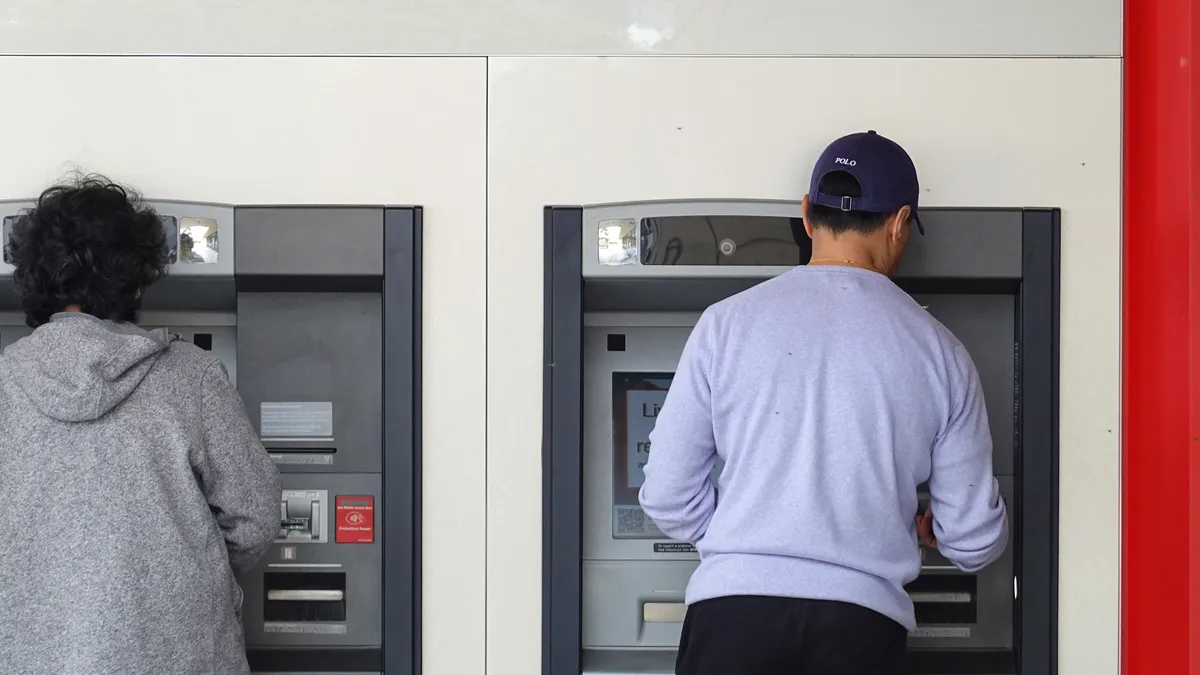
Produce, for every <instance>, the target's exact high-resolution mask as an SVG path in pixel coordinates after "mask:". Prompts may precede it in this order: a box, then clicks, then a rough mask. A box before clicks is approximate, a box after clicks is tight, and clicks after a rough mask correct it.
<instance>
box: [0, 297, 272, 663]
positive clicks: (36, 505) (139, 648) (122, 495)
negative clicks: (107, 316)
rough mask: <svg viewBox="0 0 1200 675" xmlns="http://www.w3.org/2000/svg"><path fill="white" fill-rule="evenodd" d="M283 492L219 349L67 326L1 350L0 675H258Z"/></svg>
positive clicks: (117, 327)
mask: <svg viewBox="0 0 1200 675" xmlns="http://www.w3.org/2000/svg"><path fill="white" fill-rule="evenodd" d="M279 495H280V484H279V474H278V472H277V471H276V469H275V466H274V465H273V464H272V462H271V460H270V457H269V456H268V455H267V453H266V451H265V450H264V449H263V447H262V444H261V443H260V442H259V439H258V436H257V434H256V433H255V431H254V428H253V427H252V426H251V424H250V422H249V420H247V418H246V411H245V408H244V407H243V405H242V401H241V399H240V398H239V397H238V394H237V391H236V390H235V389H234V388H233V386H232V385H231V384H230V382H229V376H228V374H227V373H226V372H225V368H224V366H222V365H221V363H220V362H219V361H217V359H216V358H215V357H214V356H213V355H212V354H210V353H209V352H205V351H203V350H200V349H198V348H197V347H195V346H193V345H190V344H188V343H186V342H183V341H181V340H179V339H178V338H176V337H173V336H170V335H168V334H167V333H166V331H154V332H150V331H145V330H142V329H140V328H138V327H136V326H133V325H131V324H118V323H113V322H109V321H101V320H99V319H96V318H94V317H92V316H89V315H86V314H78V313H63V314H56V315H55V316H54V317H53V318H52V320H51V321H50V322H49V323H47V324H45V325H43V326H40V327H39V328H38V329H37V330H35V331H34V332H33V334H31V335H30V336H28V337H26V338H24V339H22V340H19V341H17V342H16V343H15V344H13V345H12V346H10V347H9V348H8V349H7V350H5V352H4V354H3V355H0V674H4V675H9V674H11V675H18V674H19V675H168V674H170V675H201V674H203V675H245V674H246V673H249V667H248V666H247V664H246V655H245V645H244V641H243V638H242V626H241V620H240V612H241V601H242V593H241V589H240V588H239V587H238V585H237V582H236V581H235V579H234V575H235V574H236V573H240V572H243V571H245V570H247V569H249V568H250V567H251V566H252V565H254V563H255V562H256V561H257V560H258V559H259V558H260V557H261V556H262V555H263V553H264V552H265V551H266V550H267V547H268V546H269V545H270V544H271V542H272V540H274V538H275V537H276V535H277V534H278V532H279Z"/></svg>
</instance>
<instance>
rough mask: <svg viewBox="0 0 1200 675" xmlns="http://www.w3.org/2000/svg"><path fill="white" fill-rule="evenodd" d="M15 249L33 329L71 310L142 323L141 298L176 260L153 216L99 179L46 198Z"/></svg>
mask: <svg viewBox="0 0 1200 675" xmlns="http://www.w3.org/2000/svg"><path fill="white" fill-rule="evenodd" d="M8 244H9V247H10V248H9V250H10V254H11V256H12V262H13V267H14V268H15V269H14V271H13V281H14V282H15V284H16V287H17V293H18V295H20V298H21V307H22V309H24V310H25V323H26V324H28V325H29V326H30V327H32V328H36V327H37V326H40V325H42V324H44V323H46V322H48V321H49V320H50V317H51V315H53V314H55V313H56V312H61V311H63V310H64V309H66V308H67V307H70V306H72V305H74V306H78V307H79V309H80V310H81V311H83V312H86V313H87V314H91V315H92V316H95V317H97V318H100V319H108V320H112V321H129V322H133V321H136V320H137V314H138V310H139V309H141V294H142V292H144V291H145V289H146V288H147V287H149V286H150V285H151V284H153V283H154V282H156V281H158V280H159V279H160V278H162V277H163V275H164V274H166V269H167V256H168V254H169V252H168V249H167V237H166V233H165V232H164V231H163V226H162V223H161V221H160V220H159V218H158V214H156V213H155V212H154V209H153V208H150V207H149V206H147V205H145V204H143V203H142V201H141V198H140V197H139V196H138V195H137V194H136V193H134V192H133V191H131V190H127V189H126V188H124V187H121V186H120V185H117V184H116V183H114V182H112V181H110V180H108V179H107V178H104V177H103V176H96V175H87V176H81V177H77V178H75V179H73V180H71V181H69V182H66V183H63V184H60V185H56V186H54V187H51V188H49V189H47V190H46V191H45V192H43V193H42V195H41V196H40V197H39V198H38V201H37V206H35V207H33V208H32V209H29V210H28V211H26V212H24V213H22V214H21V215H20V216H19V217H18V219H17V221H16V223H15V225H14V227H13V229H12V235H11V237H10V239H9V242H8Z"/></svg>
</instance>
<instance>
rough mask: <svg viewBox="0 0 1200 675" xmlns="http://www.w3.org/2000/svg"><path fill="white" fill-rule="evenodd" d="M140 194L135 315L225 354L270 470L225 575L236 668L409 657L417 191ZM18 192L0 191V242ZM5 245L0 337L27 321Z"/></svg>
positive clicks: (326, 665) (386, 670)
mask: <svg viewBox="0 0 1200 675" xmlns="http://www.w3.org/2000/svg"><path fill="white" fill-rule="evenodd" d="M151 204H152V206H154V207H155V210H156V211H157V212H158V214H159V220H160V222H161V223H162V226H163V229H164V231H165V232H166V234H167V241H168V258H169V260H170V261H171V263H170V266H169V269H168V275H167V277H166V278H164V279H163V280H161V281H160V282H158V283H157V284H155V285H154V286H152V287H151V288H149V289H148V290H147V292H146V297H145V302H144V311H143V313H142V316H141V320H140V323H141V325H142V326H144V327H148V328H153V327H163V328H166V329H167V330H168V331H169V332H171V333H174V334H177V335H179V336H180V337H181V338H182V339H184V340H187V341H189V342H192V343H193V344H195V345H196V346H197V347H199V348H201V349H205V350H209V351H212V352H213V353H214V355H215V356H216V357H218V358H219V359H220V360H221V361H222V362H223V363H224V364H225V366H226V368H227V369H228V370H229V373H230V376H231V377H232V378H233V380H234V383H235V384H236V386H237V388H238V392H239V394H240V395H241V397H242V400H243V402H244V403H245V405H246V409H247V412H248V414H249V416H250V419H251V421H252V422H253V424H254V426H255V428H256V429H257V431H258V432H259V434H260V437H261V438H262V442H263V445H264V447H265V448H266V451H267V452H268V453H269V454H270V456H271V457H272V458H273V459H274V461H275V463H276V466H277V467H278V468H279V470H280V473H281V475H282V482H283V492H282V493H281V494H280V497H279V531H278V534H277V536H276V539H275V543H274V544H273V545H272V546H271V548H270V550H269V551H268V553H267V555H266V556H265V557H264V558H263V560H261V561H260V562H259V564H258V565H257V566H256V567H255V568H254V569H253V570H251V571H250V572H249V573H247V574H245V575H243V577H242V578H240V579H239V583H240V585H241V586H242V589H243V596H244V601H243V606H242V620H243V625H244V628H245V635H246V647H247V656H248V659H249V661H250V666H251V670H252V671H254V672H255V673H277V674H279V675H284V674H296V673H325V674H328V673H337V674H339V675H341V674H350V673H354V674H365V673H376V674H386V675H412V674H414V673H417V672H419V663H420V658H419V648H420V645H419V641H418V639H417V635H418V634H419V632H418V621H419V617H420V604H419V597H420V566H419V560H420V552H419V544H420V529H419V522H420V434H419V415H420V385H419V383H420V368H419V363H420V333H421V331H420V313H421V312H420V310H421V305H420V260H421V257H420V252H421V224H422V223H421V220H422V212H421V209H420V208H419V207H397V208H385V207H355V206H346V207H289V206H278V207H260V206H254V207H239V206H225V205H215V204H200V203H189V202H173V201H156V202H151ZM32 205H33V203H32V202H31V201H23V202H0V219H2V220H0V223H2V224H3V228H4V243H5V244H7V241H8V236H7V235H8V233H9V232H11V230H12V228H13V227H14V226H15V224H16V222H17V219H18V218H19V215H20V212H21V210H22V209H24V208H28V207H31V206H32ZM10 262H11V260H10V259H9V258H8V256H7V251H6V252H5V259H4V261H3V264H0V350H2V349H4V348H5V347H7V346H8V345H10V344H11V343H12V342H14V341H16V340H18V339H20V338H21V337H23V336H24V335H27V334H28V333H29V331H30V329H28V328H27V327H25V326H24V319H23V316H22V315H21V313H20V311H19V309H20V308H19V305H18V303H17V299H16V296H15V293H14V292H13V288H12V278H11V270H12V268H11V265H10V264H9V263H10ZM385 410H386V411H387V414H386V415H385V414H384V411H385ZM385 560H386V561H387V564H386V565H385V564H384V561H385Z"/></svg>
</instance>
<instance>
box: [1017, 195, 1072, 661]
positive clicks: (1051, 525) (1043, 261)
mask: <svg viewBox="0 0 1200 675" xmlns="http://www.w3.org/2000/svg"><path fill="white" fill-rule="evenodd" d="M1059 219H1060V212H1059V211H1057V210H1030V211H1027V212H1026V213H1025V223H1024V229H1025V234H1024V236H1025V241H1026V245H1025V247H1024V262H1023V265H1024V272H1023V274H1024V279H1023V280H1022V283H1021V292H1020V296H1019V298H1018V302H1019V306H1020V327H1019V328H1018V330H1019V334H1020V338H1021V344H1022V345H1023V348H1022V352H1021V353H1020V355H1019V362H1018V366H1017V372H1018V378H1017V387H1018V391H1019V396H1018V400H1019V401H1020V410H1019V412H1018V417H1019V426H1018V429H1019V432H1018V433H1019V439H1018V442H1019V443H1020V445H1021V449H1020V452H1018V454H1017V457H1018V458H1019V464H1018V468H1017V472H1018V474H1019V476H1020V478H1021V498H1020V500H1019V501H1020V510H1019V511H1018V513H1017V514H1016V518H1015V519H1016V523H1017V527H1018V531H1019V532H1020V534H1021V537H1020V543H1021V547H1020V549H1019V550H1018V555H1019V558H1018V565H1019V567H1018V569H1019V574H1020V578H1021V602H1020V605H1019V609H1020V614H1019V617H1018V620H1019V622H1020V623H1019V625H1020V628H1021V630H1020V633H1019V635H1020V637H1021V643H1020V645H1019V652H1018V659H1019V662H1018V672H1020V673H1022V675H1055V673H1057V672H1058V453H1059V437H1058V433H1059V432H1058V429H1059V422H1058V410H1059V401H1058V387H1059V379H1058V378H1059V375H1058V367H1059V360H1058V349H1059V345H1058V339H1059V335H1058V326H1059V323H1058V322H1059V264H1060V263H1059V259H1060V258H1059V256H1060V250H1061V237H1060V223H1059Z"/></svg>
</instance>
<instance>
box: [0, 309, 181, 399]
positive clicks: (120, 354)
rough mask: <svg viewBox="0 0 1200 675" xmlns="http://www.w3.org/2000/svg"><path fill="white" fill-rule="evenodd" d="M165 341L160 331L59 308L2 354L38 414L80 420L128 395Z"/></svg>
mask: <svg viewBox="0 0 1200 675" xmlns="http://www.w3.org/2000/svg"><path fill="white" fill-rule="evenodd" d="M169 344H170V337H169V336H168V334H167V332H166V330H165V329H160V330H155V331H147V330H143V329H141V328H138V327H137V326H135V325H133V324H130V323H118V322H113V321H104V320H101V319H97V318H96V317H94V316H91V315H90V314H83V313H80V312H62V313H59V314H55V315H54V316H53V317H51V319H50V321H49V322H48V323H46V324H44V325H41V326H38V328H37V329H36V330H34V331H33V333H32V334H31V335H29V336H27V337H24V338H22V339H20V340H18V341H17V342H15V343H13V344H12V345H11V346H10V347H8V348H7V349H5V350H4V355H3V357H2V358H3V359H4V361H5V362H6V364H7V366H8V371H9V373H10V374H11V375H12V378H13V380H14V381H15V382H16V384H17V386H19V387H20V388H21V390H22V391H24V392H25V395H27V396H28V397H29V398H30V400H32V401H33V403H34V405H36V406H37V407H38V409H39V410H41V411H42V413H43V414H45V415H46V416H48V417H51V418H53V419H56V420H59V421H60V422H86V421H90V420H95V419H99V418H101V417H103V416H104V415H106V414H108V412H109V411H110V410H112V409H113V408H115V407H116V406H117V405H118V404H120V403H121V402H122V401H124V400H125V399H126V398H128V397H129V395H130V394H132V393H133V390H134V389H137V387H138V385H139V384H141V382H142V379H143V378H145V377H146V373H148V372H150V369H151V368H153V367H154V364H155V363H156V362H157V361H158V358H159V357H160V356H161V355H162V353H163V352H164V351H165V350H166V349H167V346H168V345H169Z"/></svg>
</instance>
